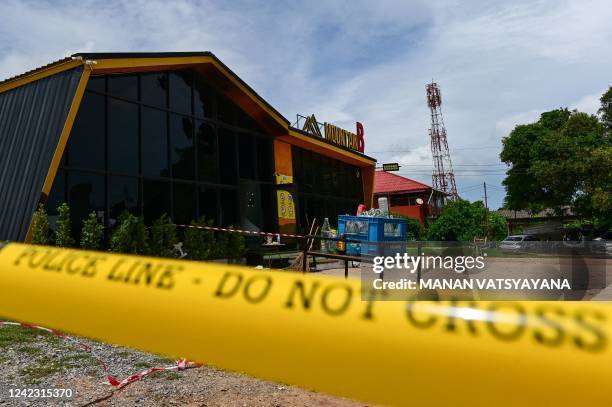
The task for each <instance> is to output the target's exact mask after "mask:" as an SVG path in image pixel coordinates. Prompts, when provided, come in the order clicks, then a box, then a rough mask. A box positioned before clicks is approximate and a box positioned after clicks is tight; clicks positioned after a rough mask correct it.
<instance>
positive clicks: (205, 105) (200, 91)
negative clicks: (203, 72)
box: [193, 75, 214, 118]
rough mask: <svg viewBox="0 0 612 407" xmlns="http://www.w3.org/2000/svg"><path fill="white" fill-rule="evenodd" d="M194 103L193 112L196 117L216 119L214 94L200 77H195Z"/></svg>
mask: <svg viewBox="0 0 612 407" xmlns="http://www.w3.org/2000/svg"><path fill="white" fill-rule="evenodd" d="M193 103H194V106H193V111H194V114H195V115H196V117H206V118H211V117H214V112H213V106H214V92H213V90H212V88H211V87H210V86H209V85H208V84H207V83H206V82H204V79H203V78H202V77H201V76H200V75H196V77H195V85H194V88H193Z"/></svg>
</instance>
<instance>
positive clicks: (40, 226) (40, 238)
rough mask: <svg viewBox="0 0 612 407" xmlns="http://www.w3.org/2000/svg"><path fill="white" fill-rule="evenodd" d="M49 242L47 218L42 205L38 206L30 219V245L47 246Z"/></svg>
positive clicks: (49, 234)
mask: <svg viewBox="0 0 612 407" xmlns="http://www.w3.org/2000/svg"><path fill="white" fill-rule="evenodd" d="M50 242H51V233H50V229H49V217H48V216H47V211H46V210H45V207H44V205H43V204H40V205H38V209H37V210H36V212H34V216H33V217H32V243H34V244H49V243H50Z"/></svg>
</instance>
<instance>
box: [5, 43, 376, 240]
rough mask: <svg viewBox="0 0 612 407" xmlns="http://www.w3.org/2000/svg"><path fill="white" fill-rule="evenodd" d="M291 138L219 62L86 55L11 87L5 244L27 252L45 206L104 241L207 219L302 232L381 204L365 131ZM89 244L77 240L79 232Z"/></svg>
mask: <svg viewBox="0 0 612 407" xmlns="http://www.w3.org/2000/svg"><path fill="white" fill-rule="evenodd" d="M301 118H302V119H303V120H302V122H300V117H298V121H296V122H295V124H294V125H292V124H291V123H290V122H289V121H288V120H287V119H286V118H285V117H283V116H282V115H281V114H280V113H279V112H278V111H277V110H276V109H274V107H272V106H271V105H270V104H269V103H267V102H266V101H265V100H264V99H263V98H262V97H261V96H259V95H258V94H257V93H256V92H255V91H254V90H253V89H251V87H249V86H248V85H247V84H246V83H245V82H244V81H242V80H241V79H240V78H239V77H238V76H237V75H236V74H235V73H234V72H232V71H231V70H230V69H229V68H228V67H227V66H226V65H224V64H223V63H222V62H221V61H220V60H219V59H218V58H216V57H215V56H214V55H213V54H211V53H209V52H172V53H84V54H75V55H72V56H71V57H68V58H65V59H62V60H59V61H56V62H53V63H51V64H49V65H46V66H43V67H40V68H38V69H35V70H33V71H30V72H26V73H24V74H22V75H19V76H16V77H13V78H9V79H7V80H4V81H3V82H0V209H1V210H0V240H18V241H19V240H21V241H23V240H26V241H27V240H28V239H29V238H30V237H31V230H30V229H31V228H30V227H31V220H32V215H33V213H34V211H35V210H36V208H37V206H38V205H39V203H42V204H45V205H46V208H47V211H48V213H49V215H50V219H51V220H52V221H53V218H54V216H56V215H57V211H56V208H57V207H58V206H59V205H60V204H61V203H62V202H67V203H68V204H69V205H70V207H71V213H72V217H73V225H81V221H82V219H83V218H85V217H86V216H87V215H88V214H89V213H91V212H92V211H96V212H97V214H98V217H99V219H100V220H101V221H102V222H104V224H105V226H106V227H107V228H112V227H113V226H114V225H115V224H116V222H117V218H118V216H119V215H120V214H121V213H122V212H123V211H124V210H129V211H131V212H132V213H134V214H135V215H137V216H144V220H145V223H147V224H150V223H151V222H152V221H153V220H155V219H156V218H158V217H159V216H161V215H162V214H164V213H166V214H168V215H169V216H171V218H172V219H173V221H174V222H175V223H177V224H185V223H189V222H190V221H191V220H194V219H198V218H200V217H202V216H204V217H205V218H206V219H210V220H213V221H214V224H215V225H217V226H228V225H233V226H235V227H241V228H245V229H249V230H263V231H271V232H277V231H282V232H293V231H303V230H304V229H305V225H306V224H307V223H308V222H309V221H312V219H314V218H316V219H318V220H319V221H321V220H322V219H323V218H324V217H329V218H330V221H332V222H333V221H334V219H336V216H337V215H338V214H345V213H349V214H354V213H355V210H356V208H357V206H358V204H360V203H365V204H366V205H367V206H368V207H371V205H372V196H373V188H374V171H375V170H374V169H375V164H376V162H375V160H374V159H372V158H370V157H368V156H366V155H364V154H363V126H362V125H361V124H360V123H357V125H356V131H355V132H352V131H347V130H345V129H340V128H339V127H337V126H334V125H332V124H329V123H324V124H321V123H318V122H317V121H316V119H315V118H314V116H308V117H301ZM77 233H78V232H77Z"/></svg>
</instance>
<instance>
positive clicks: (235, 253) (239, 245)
mask: <svg viewBox="0 0 612 407" xmlns="http://www.w3.org/2000/svg"><path fill="white" fill-rule="evenodd" d="M232 228H233V226H229V229H232ZM224 235H227V242H226V244H225V255H226V256H227V258H228V259H230V260H238V259H241V258H242V256H243V255H244V253H245V252H246V243H245V239H244V236H243V235H241V234H239V233H224Z"/></svg>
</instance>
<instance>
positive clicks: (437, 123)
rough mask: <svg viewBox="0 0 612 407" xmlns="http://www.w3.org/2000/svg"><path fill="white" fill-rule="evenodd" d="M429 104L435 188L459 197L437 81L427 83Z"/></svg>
mask: <svg viewBox="0 0 612 407" xmlns="http://www.w3.org/2000/svg"><path fill="white" fill-rule="evenodd" d="M426 89H427V104H428V105H429V110H430V111H431V128H430V129H429V137H430V138H431V155H432V158H433V164H434V171H433V174H432V182H433V187H434V189H437V190H438V191H442V192H445V193H447V194H448V197H449V199H453V200H454V199H457V197H458V196H457V186H456V185H455V173H454V172H453V164H452V162H451V157H450V152H449V150H448V141H447V140H446V129H445V128H444V119H443V118H442V109H441V108H440V105H441V104H442V96H441V94H440V87H439V86H438V84H437V83H435V82H433V81H432V82H431V83H428V84H427V85H426Z"/></svg>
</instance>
